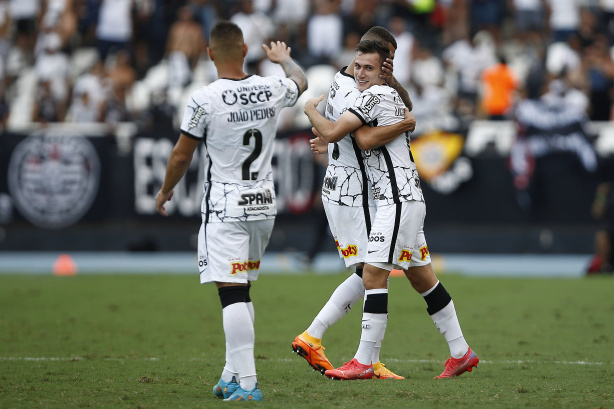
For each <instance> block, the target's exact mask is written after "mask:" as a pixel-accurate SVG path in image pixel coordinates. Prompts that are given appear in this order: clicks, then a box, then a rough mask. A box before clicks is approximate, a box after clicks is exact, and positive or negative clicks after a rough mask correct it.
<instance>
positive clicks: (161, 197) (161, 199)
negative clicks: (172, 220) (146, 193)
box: [156, 190, 173, 216]
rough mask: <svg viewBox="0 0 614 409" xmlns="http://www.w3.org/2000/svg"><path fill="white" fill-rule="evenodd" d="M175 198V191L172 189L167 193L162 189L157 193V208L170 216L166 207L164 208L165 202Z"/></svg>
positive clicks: (163, 214)
mask: <svg viewBox="0 0 614 409" xmlns="http://www.w3.org/2000/svg"><path fill="white" fill-rule="evenodd" d="M172 198H173V191H172V190H171V191H170V192H168V193H167V194H164V193H162V190H160V191H159V192H158V194H157V195H156V210H157V211H158V213H160V214H161V215H162V216H168V213H166V209H165V208H164V203H166V202H169V201H170V200H171V199H172Z"/></svg>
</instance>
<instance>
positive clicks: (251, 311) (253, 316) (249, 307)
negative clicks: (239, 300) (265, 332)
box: [245, 301, 256, 324]
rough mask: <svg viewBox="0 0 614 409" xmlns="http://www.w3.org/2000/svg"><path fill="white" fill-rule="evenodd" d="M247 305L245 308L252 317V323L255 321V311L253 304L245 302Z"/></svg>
mask: <svg viewBox="0 0 614 409" xmlns="http://www.w3.org/2000/svg"><path fill="white" fill-rule="evenodd" d="M245 304H246V305H247V310H248V311H249V316H250V318H251V319H252V324H253V323H254V322H255V321H256V311H254V304H253V303H252V302H251V301H250V302H246V303H245Z"/></svg>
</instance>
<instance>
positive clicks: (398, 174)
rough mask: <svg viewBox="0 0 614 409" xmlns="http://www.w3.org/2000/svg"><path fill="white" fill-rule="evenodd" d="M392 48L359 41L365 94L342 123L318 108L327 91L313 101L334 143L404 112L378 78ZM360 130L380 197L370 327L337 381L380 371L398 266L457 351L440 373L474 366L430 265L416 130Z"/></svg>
mask: <svg viewBox="0 0 614 409" xmlns="http://www.w3.org/2000/svg"><path fill="white" fill-rule="evenodd" d="M388 54H389V50H388V47H386V45H385V44H383V43H381V42H379V41H372V40H366V41H361V42H360V44H359V45H358V47H357V48H356V58H355V61H354V66H355V68H354V76H355V78H356V84H357V87H358V89H359V91H361V95H360V97H359V98H358V99H357V100H356V101H355V103H354V106H353V107H352V108H350V109H349V110H348V111H346V112H345V113H343V114H342V115H341V116H340V117H339V119H338V120H337V121H336V122H332V121H329V120H327V119H326V118H324V117H323V116H322V115H321V114H319V112H318V111H317V105H318V104H319V102H320V101H322V99H323V96H321V97H319V98H312V99H310V100H308V101H307V103H306V104H305V114H307V116H308V117H309V119H310V121H311V123H312V125H313V126H314V127H315V129H316V130H317V132H318V133H319V134H320V135H321V136H322V137H323V138H324V139H326V140H327V141H329V142H334V141H336V140H339V139H341V138H343V137H344V136H345V135H346V134H347V133H348V132H352V131H354V130H355V129H357V128H359V127H360V126H361V125H363V124H371V125H372V126H383V125H390V124H393V123H396V122H399V121H400V120H401V119H402V118H403V108H404V106H403V105H402V102H401V98H400V97H399V96H398V94H397V93H396V91H395V90H393V89H392V88H390V87H387V86H384V85H383V81H382V80H381V79H380V78H379V74H380V70H381V68H380V67H381V66H382V62H383V61H384V60H385V59H386V57H387V56H388ZM355 136H356V143H357V145H358V146H359V147H360V148H361V149H362V150H363V158H364V161H365V164H366V170H367V175H368V178H369V180H370V182H371V184H372V195H373V200H374V202H375V203H376V214H375V218H374V220H373V223H372V226H371V232H370V234H369V242H368V246H367V256H366V259H365V266H364V270H363V284H364V287H365V290H366V291H365V293H366V297H365V303H364V307H363V320H362V328H363V329H362V334H361V340H360V344H359V347H358V350H357V352H356V354H355V356H354V359H352V360H351V361H350V362H347V363H346V364H344V365H343V366H342V367H340V368H338V369H331V370H327V371H326V372H325V374H326V375H327V376H329V377H331V378H335V379H365V378H371V377H373V376H374V369H373V365H372V356H373V350H374V348H375V346H376V345H377V343H378V342H381V339H382V338H383V333H384V332H385V328H386V324H387V320H388V276H389V273H390V270H392V268H399V269H403V270H404V271H405V274H406V275H407V277H408V278H409V279H410V282H411V283H412V286H413V287H414V289H416V290H417V291H418V292H420V293H421V294H422V296H423V297H424V298H425V301H426V303H427V311H428V313H429V315H431V318H432V319H433V321H434V322H435V325H436V326H437V328H438V329H439V331H440V332H441V333H442V334H443V335H444V337H445V339H446V340H447V341H448V346H449V348H450V353H451V355H452V356H451V358H450V359H448V360H447V361H446V363H445V369H444V371H443V372H442V373H441V374H440V375H439V376H437V377H436V378H449V377H452V376H458V375H460V374H462V373H464V372H465V371H471V370H472V368H473V367H475V366H477V363H478V362H479V359H478V357H477V355H476V354H475V353H474V352H473V351H472V350H471V348H469V345H468V344H467V342H466V341H465V338H464V336H463V334H462V331H461V329H460V324H459V322H458V318H457V315H456V310H455V307H454V303H453V301H452V298H451V297H450V295H449V294H448V292H447V291H446V290H445V289H444V287H443V285H442V284H441V283H440V282H439V281H438V280H437V278H436V277H435V275H434V273H433V270H432V267H431V263H430V255H429V251H428V247H427V245H426V239H425V237H424V231H423V225H424V218H425V215H426V206H425V203H424V197H423V195H422V189H421V187H420V180H419V177H418V172H417V170H416V166H415V163H414V161H413V158H412V155H411V151H410V146H409V142H410V140H409V136H408V135H407V134H405V135H403V134H400V135H398V137H397V138H395V139H393V140H391V141H384V143H383V144H382V143H381V142H382V141H380V142H379V143H378V142H377V141H375V140H364V139H362V138H361V137H360V135H359V134H358V133H357V134H356V135H355Z"/></svg>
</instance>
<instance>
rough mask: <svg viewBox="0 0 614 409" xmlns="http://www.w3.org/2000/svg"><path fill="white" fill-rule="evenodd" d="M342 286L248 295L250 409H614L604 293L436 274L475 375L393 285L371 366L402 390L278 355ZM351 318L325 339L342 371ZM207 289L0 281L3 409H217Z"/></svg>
mask: <svg viewBox="0 0 614 409" xmlns="http://www.w3.org/2000/svg"><path fill="white" fill-rule="evenodd" d="M345 277H346V275H345V274H344V275H337V274H335V275H308V274H307V275H261V277H260V279H259V280H258V282H257V283H255V285H254V286H253V287H252V291H251V295H252V300H253V302H254V305H255V309H256V324H255V326H256V350H255V354H256V366H257V369H258V379H259V383H260V387H261V389H262V392H263V395H264V401H263V402H251V403H240V404H239V406H250V405H253V406H256V407H262V408H310V409H311V408H353V409H357V408H373V407H383V408H448V407H450V408H455V409H462V408H472V409H473V408H574V409H575V408H592V409H598V408H601V409H603V408H614V395H613V393H614V324H613V321H614V279H612V277H595V278H586V279H524V278H523V279H512V278H467V277H462V276H457V275H445V274H444V275H442V276H440V279H441V280H442V282H443V283H444V285H445V286H446V288H447V289H448V291H449V292H450V294H451V295H452V297H453V299H454V302H455V305H456V308H457V312H458V315H459V319H460V323H461V326H462V328H463V332H464V334H465V337H466V339H467V340H468V342H469V344H470V345H471V347H472V348H473V349H474V350H475V351H476V353H477V354H478V355H479V357H480V359H481V361H480V364H479V366H478V368H476V369H474V371H473V372H471V373H466V374H464V375H462V376H460V377H458V378H454V379H449V380H434V379H432V378H433V376H435V375H438V374H439V373H440V372H441V370H442V369H443V366H442V365H443V363H444V361H445V360H446V359H447V357H448V355H449V353H448V349H447V344H446V342H445V341H444V339H443V336H441V335H440V334H439V332H438V331H437V329H436V328H435V326H434V324H433V322H432V321H431V319H430V317H429V316H428V315H427V313H426V304H425V303H424V301H423V300H422V297H420V296H419V295H418V294H416V293H414V292H413V290H412V289H411V286H410V285H409V283H408V282H407V280H406V279H405V278H402V277H393V278H391V282H390V305H389V311H390V313H389V317H390V318H389V322H388V329H387V333H386V339H385V341H384V344H383V347H382V353H381V357H382V362H385V363H386V365H387V366H388V368H390V369H392V370H393V371H394V372H396V373H399V374H401V375H404V376H405V377H406V378H407V379H405V380H403V381H377V380H364V381H331V380H328V379H326V378H325V377H323V376H320V375H319V373H316V372H312V371H311V368H310V367H309V366H308V365H307V363H306V362H305V361H304V360H303V359H302V358H300V357H298V356H296V355H294V354H292V353H291V348H290V344H291V342H292V340H293V339H294V337H295V336H296V335H297V334H299V333H300V332H302V331H303V330H304V329H305V328H306V327H307V326H308V325H309V323H310V322H311V320H312V319H313V317H314V316H315V315H316V314H317V312H318V311H319V309H320V308H321V307H322V305H323V304H324V302H325V301H326V300H327V299H328V297H329V295H330V293H331V292H332V291H333V290H334V288H335V287H336V285H337V284H338V283H340V282H341V281H343V280H344V279H345ZM360 309H361V308H360V306H357V307H355V308H354V309H353V310H352V311H351V312H350V313H349V314H348V315H347V316H346V317H344V318H343V319H342V320H341V321H340V322H339V323H337V324H336V325H335V326H333V327H332V328H331V329H330V330H329V331H328V332H327V333H326V335H325V337H324V345H325V346H326V347H327V349H326V354H327V356H328V357H329V359H331V361H332V362H333V364H334V365H337V366H338V365H341V364H342V363H343V362H345V361H347V360H349V359H351V358H352V356H353V354H354V352H355V350H356V347H357V345H358V340H359V337H360V314H361V311H360ZM223 365H224V335H223V330H222V323H221V306H220V302H219V299H218V297H217V292H216V290H215V288H214V286H202V285H199V284H198V277H197V275H195V276H177V275H138V276H137V275H81V276H80V275H77V276H75V277H53V276H16V275H0V408H2V409H4V408H28V409H30V408H138V409H153V408H156V409H162V408H217V407H227V406H229V405H233V404H236V403H229V402H222V401H219V400H217V399H215V398H214V397H213V395H212V393H211V389H212V387H213V385H214V384H215V383H216V382H217V380H218V378H219V375H220V373H221V370H222V367H223Z"/></svg>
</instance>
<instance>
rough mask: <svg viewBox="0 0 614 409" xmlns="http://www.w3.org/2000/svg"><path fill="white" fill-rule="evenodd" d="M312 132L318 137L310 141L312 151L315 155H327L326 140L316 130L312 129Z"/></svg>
mask: <svg viewBox="0 0 614 409" xmlns="http://www.w3.org/2000/svg"><path fill="white" fill-rule="evenodd" d="M311 132H313V133H314V135H315V136H316V137H315V138H313V139H310V140H309V145H311V150H312V151H313V153H319V154H325V153H327V152H328V142H326V139H324V138H322V136H320V134H319V133H318V131H316V128H311Z"/></svg>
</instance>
